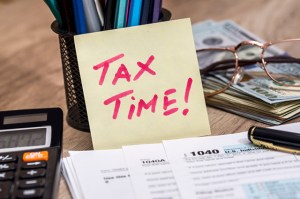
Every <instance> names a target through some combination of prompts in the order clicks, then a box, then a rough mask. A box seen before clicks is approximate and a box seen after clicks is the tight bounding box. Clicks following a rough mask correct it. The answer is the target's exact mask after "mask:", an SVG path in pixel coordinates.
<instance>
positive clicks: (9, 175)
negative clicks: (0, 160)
mask: <svg viewBox="0 0 300 199" xmlns="http://www.w3.org/2000/svg"><path fill="white" fill-rule="evenodd" d="M12 179H14V172H12V171H9V172H1V173H0V181H3V180H12ZM1 184H2V183H1Z"/></svg>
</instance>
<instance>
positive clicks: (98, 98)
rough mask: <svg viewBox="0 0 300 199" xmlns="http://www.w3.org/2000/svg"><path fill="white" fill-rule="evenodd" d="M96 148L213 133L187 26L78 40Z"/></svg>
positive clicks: (186, 23) (155, 27) (126, 30)
mask: <svg viewBox="0 0 300 199" xmlns="http://www.w3.org/2000/svg"><path fill="white" fill-rule="evenodd" d="M75 45H76V52H77V58H78V64H79V70H80V76H81V80H82V86H83V91H84V97H85V102H86V107H87V113H88V118H89V124H90V129H91V134H92V141H93V146H94V149H111V148H120V147H121V146H123V145H130V144H144V143H157V142H160V141H161V140H166V139H176V138H185V137H193V136H201V135H208V134H210V127H209V121H208V117H207V111H206V106H205V100H204V97H203V90H202V85H201V80H200V73H199V68H198V61H197V57H196V52H195V46H194V41H193V36H192V29H191V22H190V20H189V19H181V20H174V21H168V22H161V23H155V24H149V25H142V26H136V27H130V28H123V29H115V30H108V31H103V32H97V33H91V34H84V35H78V36H75Z"/></svg>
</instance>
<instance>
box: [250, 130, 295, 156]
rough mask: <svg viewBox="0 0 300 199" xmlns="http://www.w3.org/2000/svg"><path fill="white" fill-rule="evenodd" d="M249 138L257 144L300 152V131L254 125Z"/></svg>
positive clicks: (289, 151)
mask: <svg viewBox="0 0 300 199" xmlns="http://www.w3.org/2000/svg"><path fill="white" fill-rule="evenodd" d="M248 139H249V140H250V141H251V142H252V143H253V144H255V145H257V146H263V147H265V148H269V149H274V150H278V151H283V152H288V153H294V154H300V133H299V134H298V133H292V132H287V131H281V130H275V129H269V128H262V127H255V126H252V127H251V128H250V129H249V131H248Z"/></svg>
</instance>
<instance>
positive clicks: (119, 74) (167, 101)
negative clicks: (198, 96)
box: [93, 54, 193, 120]
mask: <svg viewBox="0 0 300 199" xmlns="http://www.w3.org/2000/svg"><path fill="white" fill-rule="evenodd" d="M124 56H125V55H124V54H119V55H116V56H114V57H112V58H110V59H107V60H105V61H103V62H101V63H99V64H97V65H95V66H93V69H94V70H99V69H101V68H102V72H101V74H100V78H99V82H98V84H99V85H100V86H102V85H103V84H104V81H105V79H106V75H107V72H108V70H109V68H110V67H111V65H112V64H113V63H114V62H116V61H118V60H120V59H121V58H123V57H124ZM154 60H155V57H154V56H153V55H151V56H149V58H148V60H147V61H146V62H145V63H143V62H140V61H138V62H137V67H139V71H138V72H137V73H136V74H135V76H134V78H133V81H137V80H139V79H140V78H141V77H142V76H143V74H145V73H148V74H149V75H151V76H153V77H155V76H156V72H155V71H154V70H153V69H152V68H150V65H151V64H152V63H153V62H154ZM131 77H132V76H131V73H130V71H129V70H128V68H127V67H126V65H125V64H124V63H120V64H119V67H118V68H117V70H116V72H115V75H114V77H113V78H112V80H111V84H112V85H116V84H117V83H118V81H120V80H123V81H124V80H125V81H126V82H130V81H131ZM192 83H193V79H192V78H188V79H187V82H186V87H185V93H184V96H183V101H184V102H185V103H186V104H188V102H189V96H190V91H191V87H192ZM141 89H143V88H141ZM176 93H177V89H176V88H170V89H167V90H165V92H164V93H163V96H159V94H155V93H154V94H153V96H152V97H151V99H148V100H145V99H143V98H138V99H136V98H137V97H136V96H135V92H134V90H133V89H127V90H125V91H123V92H121V93H118V94H116V95H114V96H111V97H109V98H107V99H106V100H104V101H103V104H104V105H105V106H112V107H113V114H112V118H113V119H117V118H118V116H119V113H120V110H122V112H125V113H126V112H127V113H128V114H127V119H129V120H131V119H132V118H133V117H134V116H136V117H141V116H142V115H143V112H144V111H151V113H153V114H154V113H157V112H160V113H161V112H162V114H163V115H164V116H170V115H172V114H175V113H177V112H178V111H179V107H178V104H177V102H178V100H180V101H181V100H182V98H181V99H177V98H176V96H178V95H176ZM128 100H129V101H128ZM123 101H126V103H124V104H126V105H122V102H123ZM159 101H160V102H161V103H158V102H159ZM128 104H129V106H128ZM158 104H159V106H161V107H159V106H158ZM157 109H160V110H159V111H157ZM188 112H189V109H188V108H185V109H183V111H182V115H183V116H186V115H187V114H188Z"/></svg>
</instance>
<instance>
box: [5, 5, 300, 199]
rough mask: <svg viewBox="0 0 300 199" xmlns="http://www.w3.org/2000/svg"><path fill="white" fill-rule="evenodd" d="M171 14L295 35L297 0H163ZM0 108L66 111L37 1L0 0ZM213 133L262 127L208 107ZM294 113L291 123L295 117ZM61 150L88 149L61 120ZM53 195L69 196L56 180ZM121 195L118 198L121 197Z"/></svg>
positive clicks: (52, 37) (83, 137)
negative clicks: (62, 136)
mask: <svg viewBox="0 0 300 199" xmlns="http://www.w3.org/2000/svg"><path fill="white" fill-rule="evenodd" d="M163 7H165V8H167V9H169V10H170V11H171V12H172V19H180V18H186V17H189V18H191V20H192V22H193V23H195V22H199V21H202V20H207V19H213V20H223V19H231V20H234V21H235V22H237V23H238V24H240V25H241V26H243V27H245V28H246V29H248V30H250V31H251V32H253V33H255V34H257V35H258V36H260V37H261V38H263V39H265V40H280V39H287V38H296V37H299V38H300V22H299V21H300V12H299V10H300V1H299V0H284V1H280V0H243V1H233V0H165V1H164V3H163ZM0 20H1V23H0V33H1V36H0V96H1V100H0V110H11V109H27V108H42V107H61V108H62V109H63V111H64V114H66V113H67V108H66V100H65V91H64V82H63V74H62V67H61V58H60V52H59V44H58V38H57V35H56V34H55V33H53V32H52V30H51V29H50V24H51V22H52V21H53V20H54V18H53V16H52V14H51V13H50V11H49V9H48V8H47V7H46V5H45V4H44V2H43V1H42V0H39V1H38V0H0ZM208 115H209V121H210V125H211V131H212V134H213V135H219V134H227V133H233V132H241V131H245V130H247V129H248V128H249V127H250V126H251V125H259V126H266V125H264V124H261V123H258V122H255V121H252V120H248V119H245V118H242V117H239V116H236V115H233V114H230V113H227V112H224V111H220V110H217V109H214V108H210V107H208ZM298 121H300V119H299V118H297V119H294V120H293V121H290V122H298ZM63 145H64V146H63V154H64V155H66V153H67V151H69V150H88V149H92V142H91V137H90V134H89V133H84V132H81V131H78V130H75V129H73V128H71V127H70V126H68V124H67V123H66V122H65V123H64V143H63ZM58 198H60V199H68V198H71V196H70V193H69V191H68V188H67V186H66V184H65V181H64V179H63V178H62V179H61V183H60V189H59V194H58ZM120 198H121V197H120Z"/></svg>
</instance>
